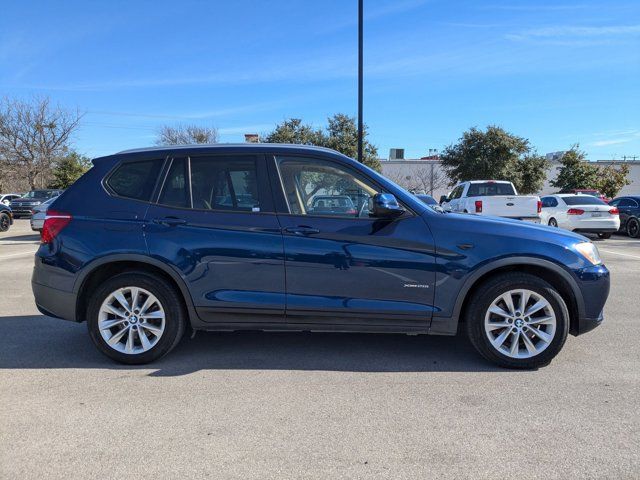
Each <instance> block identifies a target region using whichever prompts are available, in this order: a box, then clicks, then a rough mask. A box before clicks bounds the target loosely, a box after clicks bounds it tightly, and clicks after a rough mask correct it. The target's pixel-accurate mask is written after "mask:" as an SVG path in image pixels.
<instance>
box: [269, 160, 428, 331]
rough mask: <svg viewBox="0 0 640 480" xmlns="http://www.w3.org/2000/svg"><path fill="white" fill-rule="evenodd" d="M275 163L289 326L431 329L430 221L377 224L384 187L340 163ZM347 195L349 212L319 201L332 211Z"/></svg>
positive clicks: (410, 216)
mask: <svg viewBox="0 0 640 480" xmlns="http://www.w3.org/2000/svg"><path fill="white" fill-rule="evenodd" d="M270 165H271V167H272V172H273V173H272V175H273V176H272V178H273V179H274V180H273V183H274V184H275V185H278V186H279V188H277V189H276V191H275V192H274V195H276V203H277V204H278V203H279V205H280V206H279V207H278V211H279V213H278V218H279V219H280V224H281V225H282V227H283V234H284V235H283V238H284V249H285V269H286V291H287V300H286V303H287V306H286V311H287V321H288V322H291V323H316V324H318V323H319V324H339V325H351V326H357V325H372V324H375V325H393V326H395V327H399V326H414V327H415V326H418V327H421V328H428V326H429V322H430V318H431V315H432V312H433V310H434V307H433V297H434V292H433V290H434V281H435V260H434V245H433V237H432V235H431V232H430V231H429V228H428V227H427V225H426V223H425V222H424V220H423V219H422V218H421V217H420V216H418V215H416V214H414V213H413V212H411V211H407V212H406V213H405V214H403V215H402V216H401V217H399V218H396V219H393V220H388V219H378V218H371V217H370V216H369V200H370V199H371V197H372V196H373V195H374V194H375V193H378V192H380V191H381V190H382V189H381V187H379V186H378V185H376V184H375V182H373V181H372V180H371V179H369V178H367V177H366V176H365V175H363V174H362V173H361V172H359V171H357V170H356V169H353V168H351V167H350V166H348V165H346V164H344V163H342V162H335V161H332V160H329V159H320V158H313V157H293V156H278V157H275V158H274V159H273V163H272V164H270ZM345 196H347V197H349V198H350V199H351V202H350V203H349V207H348V208H345V209H344V210H340V209H338V208H333V209H330V210H327V209H326V208H324V207H318V206H317V205H318V203H319V202H315V201H314V199H317V198H322V199H323V200H324V205H325V207H326V204H327V203H331V202H327V201H326V199H327V197H329V198H330V197H335V198H343V197H345ZM278 198H279V199H280V200H279V201H278ZM334 203H335V204H337V203H338V202H334ZM354 207H355V208H354Z"/></svg>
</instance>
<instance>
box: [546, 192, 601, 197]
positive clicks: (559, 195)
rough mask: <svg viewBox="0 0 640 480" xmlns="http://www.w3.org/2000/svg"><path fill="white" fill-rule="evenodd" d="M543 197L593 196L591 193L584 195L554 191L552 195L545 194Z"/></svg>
mask: <svg viewBox="0 0 640 480" xmlns="http://www.w3.org/2000/svg"><path fill="white" fill-rule="evenodd" d="M545 197H560V198H564V197H574V198H575V197H578V198H580V197H585V198H593V195H586V194H584V193H554V194H553V195H545Z"/></svg>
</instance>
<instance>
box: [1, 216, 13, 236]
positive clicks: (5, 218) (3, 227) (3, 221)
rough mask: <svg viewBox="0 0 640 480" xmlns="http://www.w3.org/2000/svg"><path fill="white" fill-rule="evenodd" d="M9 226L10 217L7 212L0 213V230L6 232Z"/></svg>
mask: <svg viewBox="0 0 640 480" xmlns="http://www.w3.org/2000/svg"><path fill="white" fill-rule="evenodd" d="M10 226H11V218H10V217H9V214H8V213H0V232H6V231H7V230H9V227H10Z"/></svg>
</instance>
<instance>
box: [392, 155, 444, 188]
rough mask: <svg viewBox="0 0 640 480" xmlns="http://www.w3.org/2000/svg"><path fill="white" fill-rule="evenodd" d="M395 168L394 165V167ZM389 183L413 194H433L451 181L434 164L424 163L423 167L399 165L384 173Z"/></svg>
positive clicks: (436, 164) (438, 166) (437, 165)
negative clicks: (393, 183) (391, 182)
mask: <svg viewBox="0 0 640 480" xmlns="http://www.w3.org/2000/svg"><path fill="white" fill-rule="evenodd" d="M394 167H395V165H394ZM384 174H385V176H387V177H388V178H389V179H390V180H391V181H393V182H395V183H397V184H398V185H400V186H401V187H403V188H405V189H407V190H409V191H413V192H416V193H417V192H425V193H428V194H429V195H433V192H435V191H437V190H440V189H442V188H446V187H447V186H448V185H449V182H450V181H451V180H450V179H449V177H448V176H447V175H446V173H445V172H444V171H443V170H442V168H441V167H440V164H438V163H436V162H425V164H424V165H417V166H415V165H401V166H399V168H394V169H393V170H389V171H388V172H384Z"/></svg>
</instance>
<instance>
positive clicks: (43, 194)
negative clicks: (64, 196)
mask: <svg viewBox="0 0 640 480" xmlns="http://www.w3.org/2000/svg"><path fill="white" fill-rule="evenodd" d="M57 194H58V192H57V191H56V190H31V191H30V192H29V193H27V194H26V195H25V196H24V198H50V197H54V196H56V195H57Z"/></svg>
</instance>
